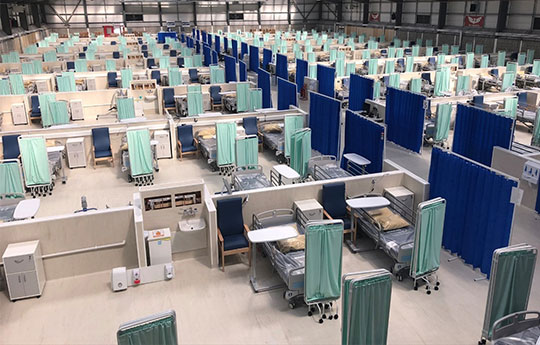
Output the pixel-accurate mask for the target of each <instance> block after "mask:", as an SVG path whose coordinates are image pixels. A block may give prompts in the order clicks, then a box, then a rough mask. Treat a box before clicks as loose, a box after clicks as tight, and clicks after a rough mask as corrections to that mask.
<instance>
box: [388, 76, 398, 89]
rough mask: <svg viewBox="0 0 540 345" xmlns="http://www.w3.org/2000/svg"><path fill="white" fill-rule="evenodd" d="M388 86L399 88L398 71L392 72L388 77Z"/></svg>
mask: <svg viewBox="0 0 540 345" xmlns="http://www.w3.org/2000/svg"><path fill="white" fill-rule="evenodd" d="M388 86H390V87H393V88H396V89H399V73H392V74H390V76H389V79H388Z"/></svg>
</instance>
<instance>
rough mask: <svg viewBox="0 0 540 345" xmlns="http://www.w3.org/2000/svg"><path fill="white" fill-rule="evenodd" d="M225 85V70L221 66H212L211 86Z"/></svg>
mask: <svg viewBox="0 0 540 345" xmlns="http://www.w3.org/2000/svg"><path fill="white" fill-rule="evenodd" d="M223 83H225V70H224V69H223V68H220V67H219V66H217V65H216V66H210V84H223Z"/></svg>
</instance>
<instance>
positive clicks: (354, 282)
mask: <svg viewBox="0 0 540 345" xmlns="http://www.w3.org/2000/svg"><path fill="white" fill-rule="evenodd" d="M391 295H392V276H391V274H390V272H388V271H386V270H376V271H367V272H359V273H356V274H349V275H346V276H345V279H344V281H343V297H342V301H341V303H342V313H343V321H342V328H341V334H342V337H341V344H342V345H359V344H378V345H379V344H380V345H384V344H386V341H387V337H388V320H389V317H390V299H391Z"/></svg>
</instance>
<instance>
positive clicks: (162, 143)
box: [154, 131, 171, 159]
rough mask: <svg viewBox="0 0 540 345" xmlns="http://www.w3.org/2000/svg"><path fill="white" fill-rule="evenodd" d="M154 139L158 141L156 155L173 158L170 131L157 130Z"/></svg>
mask: <svg viewBox="0 0 540 345" xmlns="http://www.w3.org/2000/svg"><path fill="white" fill-rule="evenodd" d="M154 140H155V141H157V142H158V144H157V145H156V157H157V159H161V158H171V140H170V139H169V131H155V132H154Z"/></svg>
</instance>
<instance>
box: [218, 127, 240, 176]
mask: <svg viewBox="0 0 540 345" xmlns="http://www.w3.org/2000/svg"><path fill="white" fill-rule="evenodd" d="M235 141H236V123H235V122H218V123H216V145H217V165H218V166H224V165H230V164H234V162H235V161H236V157H235V150H234V146H235Z"/></svg>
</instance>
